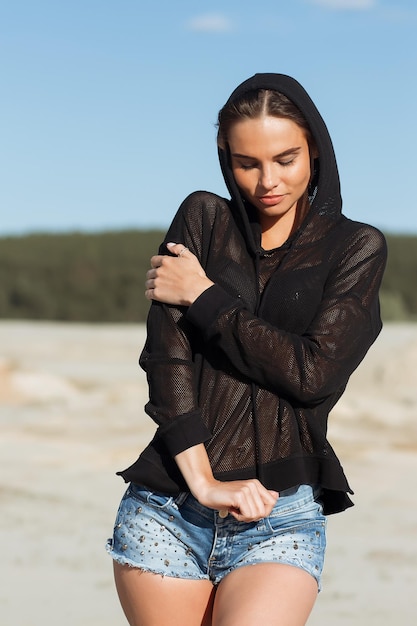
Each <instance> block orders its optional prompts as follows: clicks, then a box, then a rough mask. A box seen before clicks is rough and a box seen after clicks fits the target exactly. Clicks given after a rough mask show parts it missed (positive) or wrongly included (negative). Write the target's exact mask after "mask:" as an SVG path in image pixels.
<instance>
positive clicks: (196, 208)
mask: <svg viewBox="0 0 417 626" xmlns="http://www.w3.org/2000/svg"><path fill="white" fill-rule="evenodd" d="M213 199H214V196H212V195H211V194H205V193H204V192H200V193H194V194H191V195H190V196H189V197H188V198H186V199H185V200H184V202H183V203H182V205H181V207H180V208H179V210H178V212H177V214H176V216H175V218H174V220H173V222H172V224H171V227H170V228H169V230H168V233H167V235H166V237H165V240H164V243H163V244H162V245H161V246H160V250H159V253H160V254H169V251H168V250H167V248H166V242H169V241H174V242H181V243H184V245H186V246H187V247H188V248H189V249H190V250H191V251H192V252H193V253H194V254H196V256H197V257H198V258H199V259H200V261H201V262H204V255H205V245H204V243H203V232H204V231H205V230H208V231H210V230H211V223H212V222H211V219H212V218H211V216H212V213H213V210H212V209H213V207H214V204H215V202H213ZM185 312H186V309H185V308H184V307H176V306H171V305H166V304H162V303H160V302H153V303H152V305H151V307H150V311H149V314H148V320H147V339H146V343H145V346H144V349H143V351H142V354H141V356H140V359H139V363H140V366H141V367H142V369H144V370H145V372H146V376H147V381H148V387H149V401H148V403H147V404H146V406H145V411H146V413H147V414H148V415H149V416H150V417H151V418H152V419H153V420H154V422H155V423H156V424H157V425H158V430H157V436H158V437H160V438H161V439H162V440H163V441H164V443H165V445H166V447H167V449H168V451H169V453H170V454H171V455H172V456H175V455H176V454H178V453H179V452H182V451H183V450H185V449H187V448H189V447H191V446H194V445H197V444H199V443H203V442H205V441H207V440H208V439H210V437H211V432H210V431H209V429H208V428H207V427H206V426H205V424H204V423H203V420H202V413H201V409H200V407H199V403H198V388H197V380H198V365H197V364H196V362H195V357H194V353H195V349H194V347H195V346H194V343H195V341H196V340H197V335H198V340H200V336H199V333H198V331H197V329H196V328H195V326H193V325H192V324H191V323H190V322H189V321H188V320H187V319H186V317H185Z"/></svg>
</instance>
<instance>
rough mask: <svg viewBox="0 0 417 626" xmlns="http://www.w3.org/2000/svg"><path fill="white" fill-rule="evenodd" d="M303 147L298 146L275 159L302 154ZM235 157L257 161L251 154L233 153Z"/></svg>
mask: <svg viewBox="0 0 417 626" xmlns="http://www.w3.org/2000/svg"><path fill="white" fill-rule="evenodd" d="M300 150H301V146H296V147H294V148H288V150H284V152H280V153H279V154H276V155H275V156H274V157H273V158H274V159H282V158H283V157H287V156H290V155H291V154H296V153H297V152H300ZM232 156H233V157H237V158H238V159H252V160H253V161H257V159H256V157H253V156H250V155H249V154H240V153H239V152H232Z"/></svg>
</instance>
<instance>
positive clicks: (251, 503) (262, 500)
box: [175, 443, 278, 522]
mask: <svg viewBox="0 0 417 626" xmlns="http://www.w3.org/2000/svg"><path fill="white" fill-rule="evenodd" d="M175 460H176V462H177V465H178V467H179V469H180V470H181V473H182V475H183V476H184V478H185V480H186V482H187V485H188V487H189V488H190V491H191V493H192V494H193V496H194V497H195V498H196V499H197V500H198V501H199V502H200V504H203V505H204V506H207V507H209V508H212V509H217V510H218V511H220V515H221V516H222V517H223V516H226V515H228V514H229V513H230V514H231V515H233V516H234V517H235V518H236V519H237V520H238V521H245V522H249V521H254V520H259V519H261V518H263V517H267V516H268V515H269V514H270V512H271V510H272V508H273V506H274V504H275V502H276V501H277V498H278V493H277V492H276V491H273V490H271V489H266V487H264V486H263V485H262V484H261V483H260V482H259V480H257V479H256V478H254V479H250V480H234V481H225V482H222V481H219V480H217V479H216V478H214V476H213V472H212V469H211V467H210V461H209V458H208V455H207V451H206V449H205V446H204V444H202V443H200V444H198V445H196V446H192V447H191V448H188V449H187V450H184V451H183V452H180V453H179V454H177V455H176V456H175Z"/></svg>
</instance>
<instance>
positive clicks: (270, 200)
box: [258, 196, 285, 206]
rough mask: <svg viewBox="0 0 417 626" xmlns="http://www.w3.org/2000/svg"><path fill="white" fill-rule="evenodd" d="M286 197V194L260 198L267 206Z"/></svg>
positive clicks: (277, 202)
mask: <svg viewBox="0 0 417 626" xmlns="http://www.w3.org/2000/svg"><path fill="white" fill-rule="evenodd" d="M284 198H285V196H259V197H258V200H259V202H261V203H262V204H264V205H265V206H274V205H275V204H279V203H280V202H281V200H283V199H284Z"/></svg>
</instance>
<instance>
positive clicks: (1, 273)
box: [0, 230, 417, 322]
mask: <svg viewBox="0 0 417 626" xmlns="http://www.w3.org/2000/svg"><path fill="white" fill-rule="evenodd" d="M162 239H163V232H162V231H158V230H153V231H139V230H128V231H121V232H104V233H95V234H86V233H68V234H32V235H25V236H18V237H3V238H0V318H2V319H37V320H62V321H85V322H144V321H145V319H146V315H147V311H148V308H149V303H148V301H147V300H146V299H145V297H144V295H143V292H144V280H145V273H146V270H147V269H148V267H149V258H150V257H151V256H152V254H155V252H156V251H157V249H158V246H159V244H160V243H161V241H162ZM387 240H388V251H389V255H388V265H387V270H386V273H385V276H384V281H383V285H382V291H381V305H382V315H383V318H384V320H385V321H411V320H412V321H416V320H417V290H416V278H417V236H405V235H387Z"/></svg>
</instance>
